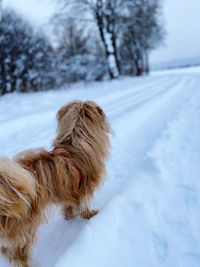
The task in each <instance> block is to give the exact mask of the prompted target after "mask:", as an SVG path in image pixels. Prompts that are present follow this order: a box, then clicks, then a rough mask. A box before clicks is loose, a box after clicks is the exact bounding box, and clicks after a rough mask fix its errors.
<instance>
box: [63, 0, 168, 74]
mask: <svg viewBox="0 0 200 267" xmlns="http://www.w3.org/2000/svg"><path fill="white" fill-rule="evenodd" d="M63 1H64V3H65V5H64V8H63V9H62V12H61V13H62V16H63V17H64V18H65V19H66V18H71V19H72V20H73V21H74V23H75V21H79V23H82V22H83V21H84V20H87V21H90V22H91V23H92V24H93V27H94V28H95V29H96V32H97V33H98V35H99V39H100V40H101V42H102V45H103V47H104V53H105V59H106V61H105V62H106V66H107V69H108V73H109V75H110V78H111V79H112V78H116V77H118V76H119V75H120V74H121V73H122V74H131V75H136V76H139V75H142V73H143V72H145V71H146V72H148V55H149V52H150V51H151V50H152V49H154V48H155V47H156V46H157V45H158V44H159V43H160V42H161V41H162V38H163V31H162V24H161V23H160V20H159V14H160V0H63ZM77 11H78V12H77ZM80 14H81V15H80Z"/></svg>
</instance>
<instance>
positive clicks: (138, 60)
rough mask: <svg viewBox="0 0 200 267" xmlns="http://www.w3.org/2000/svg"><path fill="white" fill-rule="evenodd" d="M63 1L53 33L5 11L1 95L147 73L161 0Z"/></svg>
mask: <svg viewBox="0 0 200 267" xmlns="http://www.w3.org/2000/svg"><path fill="white" fill-rule="evenodd" d="M63 2H64V6H63V7H62V9H61V10H60V11H58V12H57V13H56V15H55V16H54V18H53V19H52V20H51V27H52V28H53V30H54V31H53V32H54V34H53V37H52V34H51V35H50V34H49V35H47V34H45V35H44V34H43V33H42V32H40V33H39V32H38V31H35V30H34V29H33V27H32V26H31V25H30V24H29V23H28V22H27V21H25V20H24V19H23V18H21V17H20V16H19V15H17V14H16V13H15V12H14V11H11V10H3V12H2V20H1V22H0V49H1V51H0V94H1V95H2V94H5V93H8V92H14V91H17V92H27V91H39V90H47V89H50V88H52V89H53V88H58V87H60V86H62V85H63V84H66V83H72V82H76V81H80V80H85V81H92V80H103V79H104V78H111V79H112V78H117V77H119V76H120V75H131V76H140V75H143V74H144V73H148V71H149V62H148V56H149V53H150V51H151V50H152V49H155V48H156V47H157V46H158V45H159V44H160V43H161V42H162V40H163V35H164V34H163V28H162V23H161V22H160V2H159V0H130V1H129V0H81V1H79V0H74V1H73V0H70V1H69V0H64V1H63ZM51 33H52V31H51ZM50 40H51V41H50Z"/></svg>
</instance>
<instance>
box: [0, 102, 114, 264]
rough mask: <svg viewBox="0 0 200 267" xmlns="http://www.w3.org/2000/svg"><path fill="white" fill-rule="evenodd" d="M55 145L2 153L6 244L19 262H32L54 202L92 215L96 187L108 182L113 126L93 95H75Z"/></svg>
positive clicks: (1, 237) (70, 213) (0, 241)
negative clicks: (88, 97)
mask: <svg viewBox="0 0 200 267" xmlns="http://www.w3.org/2000/svg"><path fill="white" fill-rule="evenodd" d="M57 122H58V126H57V136H56V138H55V139H54V140H53V149H52V151H46V150H45V149H35V150H27V151H24V152H21V153H19V154H18V155H16V156H15V157H14V158H13V159H12V160H10V159H8V158H6V157H1V158H0V246H1V252H2V254H3V255H4V256H5V257H6V258H7V259H8V260H9V261H10V262H11V264H12V265H13V266H15V267H29V266H30V265H29V264H30V258H31V245H32V244H33V242H34V241H35V239H36V230H37V228H38V227H39V225H41V224H42V223H44V222H45V220H46V218H45V215H44V210H45V208H46V207H47V206H48V205H50V204H59V205H61V207H62V212H63V215H64V216H65V219H66V220H69V219H73V218H75V217H77V216H79V217H81V218H85V219H90V218H91V217H93V216H94V215H96V214H97V213H98V211H97V210H92V209H91V208H90V202H91V199H92V197H93V195H94V192H95V190H97V189H98V188H99V186H100V185H101V184H102V183H103V181H104V179H105V174H106V168H105V161H106V159H107V158H108V156H109V151H110V141H109V133H111V129H110V126H109V123H108V121H107V118H106V115H105V113H104V112H103V110H102V109H101V108H100V107H99V106H98V105H97V104H96V103H95V102H93V101H86V102H82V101H72V102H70V103H69V104H67V105H65V106H63V107H62V108H61V109H60V110H59V111H58V113H57Z"/></svg>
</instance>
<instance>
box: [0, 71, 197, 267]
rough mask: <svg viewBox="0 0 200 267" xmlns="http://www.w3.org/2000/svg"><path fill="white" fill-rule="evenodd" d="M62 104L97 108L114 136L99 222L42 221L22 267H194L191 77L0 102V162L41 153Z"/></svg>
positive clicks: (159, 77)
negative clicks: (28, 264)
mask: <svg viewBox="0 0 200 267" xmlns="http://www.w3.org/2000/svg"><path fill="white" fill-rule="evenodd" d="M72 99H82V100H86V99H87V100H88V99H92V100H95V101H96V102H97V103H99V104H100V105H101V106H102V107H103V108H104V110H105V112H106V114H107V115H108V118H109V121H110V124H111V127H112V129H113V131H114V133H115V134H114V135H113V136H111V141H112V154H111V157H110V160H109V161H108V162H107V179H106V182H105V184H104V186H103V187H102V188H101V190H100V191H98V192H96V194H95V198H94V203H93V206H94V207H95V208H97V209H99V210H100V212H99V214H98V215H97V216H95V217H94V218H92V219H91V220H89V221H87V220H83V219H76V220H71V221H67V222H66V221H65V220H64V219H63V217H62V215H61V214H60V212H59V211H58V210H56V211H55V212H52V214H51V216H50V219H49V223H48V224H46V225H44V226H42V227H40V229H39V231H38V240H37V243H36V244H35V246H34V248H33V257H32V262H31V266H33V267H36V266H37V267H53V266H55V267H86V266H87V267H88V266H91V267H151V266H153V267H157V266H158V267H160V266H162V267H166V266H167V267H174V266H176V267H196V266H200V183H199V175H200V138H199V136H200V70H199V71H197V69H195V71H194V72H193V71H192V70H189V69H186V70H185V71H183V70H181V72H177V71H175V72H173V71H170V72H167V71H165V72H158V73H156V75H151V76H149V77H143V78H135V79H133V78H123V79H120V80H118V81H112V82H103V83H92V84H76V85H73V86H72V87H71V88H70V89H69V88H66V89H63V90H60V91H48V92H41V93H29V94H10V95H6V96H4V97H1V98H0V129H1V131H0V147H1V151H0V154H1V155H7V156H9V157H12V156H13V155H14V154H15V153H17V152H19V151H21V150H23V149H27V148H34V147H40V146H44V147H45V148H47V149H50V144H51V140H52V139H53V137H54V136H55V129H56V119H55V115H56V112H57V110H58V109H59V108H60V107H61V106H62V105H63V104H65V103H67V102H68V101H70V100H72ZM0 266H1V267H8V266H10V265H9V264H8V263H7V262H6V261H5V260H4V259H3V257H1V258H0Z"/></svg>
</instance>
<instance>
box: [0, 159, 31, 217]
mask: <svg viewBox="0 0 200 267" xmlns="http://www.w3.org/2000/svg"><path fill="white" fill-rule="evenodd" d="M35 196H36V184H35V180H34V177H33V176H32V174H30V173H29V172H28V171H26V170H25V169H24V168H22V167H21V166H20V165H19V164H18V163H16V162H15V161H13V160H10V159H8V158H6V157H0V216H6V217H12V218H13V217H15V218H18V219H23V218H24V216H26V215H27V214H28V212H29V210H30V207H31V203H32V201H33V199H34V198H35Z"/></svg>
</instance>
